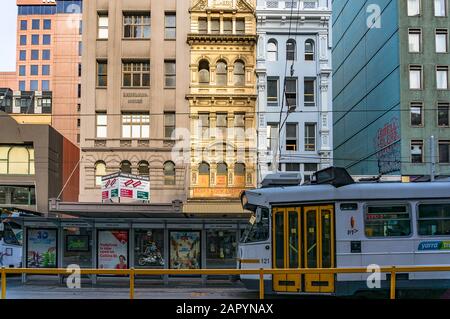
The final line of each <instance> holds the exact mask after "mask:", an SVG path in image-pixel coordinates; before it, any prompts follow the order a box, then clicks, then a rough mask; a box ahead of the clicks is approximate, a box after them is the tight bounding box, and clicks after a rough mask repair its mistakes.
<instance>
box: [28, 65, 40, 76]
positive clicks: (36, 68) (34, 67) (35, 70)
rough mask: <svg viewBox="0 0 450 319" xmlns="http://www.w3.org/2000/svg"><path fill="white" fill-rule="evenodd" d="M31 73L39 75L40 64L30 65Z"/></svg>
mask: <svg viewBox="0 0 450 319" xmlns="http://www.w3.org/2000/svg"><path fill="white" fill-rule="evenodd" d="M30 74H31V75H39V66H38V65H30Z"/></svg>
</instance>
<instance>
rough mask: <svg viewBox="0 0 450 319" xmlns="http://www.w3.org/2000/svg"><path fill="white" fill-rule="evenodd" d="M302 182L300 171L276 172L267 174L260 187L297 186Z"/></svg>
mask: <svg viewBox="0 0 450 319" xmlns="http://www.w3.org/2000/svg"><path fill="white" fill-rule="evenodd" d="M301 183H302V175H301V174H300V173H277V174H269V175H267V176H266V177H265V178H264V180H263V181H262V183H261V187H262V188H269V187H282V186H299V185H301Z"/></svg>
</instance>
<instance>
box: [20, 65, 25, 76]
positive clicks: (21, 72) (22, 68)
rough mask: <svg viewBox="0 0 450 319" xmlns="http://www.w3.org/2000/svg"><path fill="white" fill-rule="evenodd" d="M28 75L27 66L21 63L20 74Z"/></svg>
mask: <svg viewBox="0 0 450 319" xmlns="http://www.w3.org/2000/svg"><path fill="white" fill-rule="evenodd" d="M25 75H26V66H25V65H21V66H19V76H25Z"/></svg>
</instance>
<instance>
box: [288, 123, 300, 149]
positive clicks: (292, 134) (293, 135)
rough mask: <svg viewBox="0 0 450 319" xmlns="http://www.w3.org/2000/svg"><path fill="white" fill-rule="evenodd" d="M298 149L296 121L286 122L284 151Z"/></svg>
mask: <svg viewBox="0 0 450 319" xmlns="http://www.w3.org/2000/svg"><path fill="white" fill-rule="evenodd" d="M297 149H298V125H297V123H291V124H286V151H297Z"/></svg>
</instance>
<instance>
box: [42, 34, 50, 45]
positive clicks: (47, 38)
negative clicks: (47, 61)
mask: <svg viewBox="0 0 450 319" xmlns="http://www.w3.org/2000/svg"><path fill="white" fill-rule="evenodd" d="M50 42H51V35H50V34H44V35H43V36H42V44H44V45H49V44H50Z"/></svg>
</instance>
